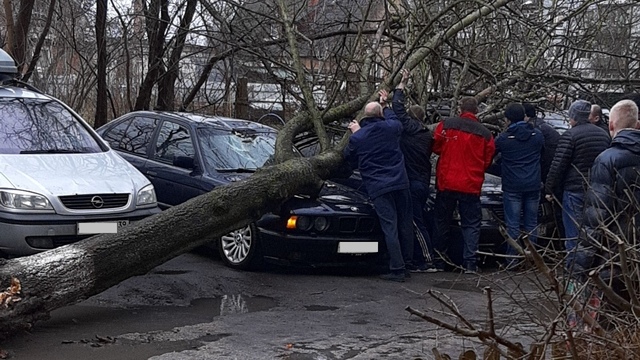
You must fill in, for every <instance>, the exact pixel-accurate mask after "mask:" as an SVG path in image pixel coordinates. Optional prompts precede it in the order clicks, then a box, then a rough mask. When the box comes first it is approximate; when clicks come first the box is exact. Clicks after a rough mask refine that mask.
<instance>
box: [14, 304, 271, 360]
mask: <svg viewBox="0 0 640 360" xmlns="http://www.w3.org/2000/svg"><path fill="white" fill-rule="evenodd" d="M275 306H277V303H276V301H275V300H274V299H273V298H270V297H265V296H246V295H224V296H221V297H216V298H202V299H196V300H193V301H192V302H191V305H190V306H144V307H138V308H110V307H99V306H83V305H74V306H69V307H65V308H62V309H58V310H55V311H53V312H52V313H51V319H50V320H48V321H44V322H40V323H38V324H37V325H36V327H35V328H34V329H33V330H32V331H31V332H30V333H29V334H25V335H21V336H17V337H16V338H13V339H9V340H6V341H4V342H3V344H2V348H3V349H4V350H7V351H9V352H10V353H11V354H13V355H15V358H18V359H52V360H53V359H89V358H91V359H125V358H136V359H138V358H145V359H146V358H148V357H150V356H153V355H159V354H163V353H166V352H171V351H180V350H184V349H189V348H193V347H194V346H199V345H200V344H201V343H202V342H205V341H206V340H207V339H204V338H203V339H199V340H194V341H176V342H154V343H148V344H139V343H138V344H131V343H124V342H123V341H119V340H118V339H117V338H118V335H121V334H126V333H146V332H151V331H163V330H164V331H167V330H171V329H173V328H175V327H180V326H187V325H195V324H200V323H207V322H211V321H213V320H214V319H215V318H216V317H218V316H229V315H233V314H244V313H249V312H257V311H265V310H269V309H271V308H273V307H275ZM229 335H230V334H211V336H213V337H214V338H218V337H220V338H221V337H226V336H229ZM111 338H115V339H116V341H115V342H113V343H106V344H100V341H96V339H111ZM209 340H210V339H209ZM61 344H63V345H61ZM98 345H99V346H98ZM52 348H55V349H56V353H55V354H52V353H51V349H52ZM99 354H104V355H102V356H100V355H99ZM136 354H137V355H136ZM138 355H139V356H140V357H138ZM132 356H133V357H132Z"/></svg>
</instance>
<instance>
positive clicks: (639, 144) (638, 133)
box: [611, 129, 640, 155]
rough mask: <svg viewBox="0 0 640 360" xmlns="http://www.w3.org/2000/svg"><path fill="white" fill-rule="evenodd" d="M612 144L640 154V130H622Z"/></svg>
mask: <svg viewBox="0 0 640 360" xmlns="http://www.w3.org/2000/svg"><path fill="white" fill-rule="evenodd" d="M611 146H615V147H618V148H622V149H626V150H629V151H631V152H632V153H634V154H639V155H640V130H635V129H623V130H621V131H620V132H618V134H617V135H616V136H615V137H614V138H613V140H612V141H611Z"/></svg>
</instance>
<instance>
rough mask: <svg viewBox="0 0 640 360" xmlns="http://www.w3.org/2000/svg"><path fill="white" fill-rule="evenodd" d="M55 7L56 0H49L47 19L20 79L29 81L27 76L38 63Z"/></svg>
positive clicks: (29, 76)
mask: <svg viewBox="0 0 640 360" xmlns="http://www.w3.org/2000/svg"><path fill="white" fill-rule="evenodd" d="M55 9H56V0H51V2H50V3H49V10H47V20H46V22H45V24H44V28H43V29H42V31H41V32H40V36H39V37H38V42H37V43H36V47H35V49H34V50H33V56H32V57H31V62H29V67H28V68H27V70H26V73H25V74H24V76H23V77H22V81H24V82H29V78H31V74H32V73H33V71H34V70H35V68H36V65H38V60H40V54H41V53H42V47H43V46H44V42H45V40H46V39H47V35H49V30H50V29H51V21H52V20H53V14H54V11H55Z"/></svg>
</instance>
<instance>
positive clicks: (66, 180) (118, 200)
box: [0, 50, 160, 256]
mask: <svg viewBox="0 0 640 360" xmlns="http://www.w3.org/2000/svg"><path fill="white" fill-rule="evenodd" d="M16 73H17V71H16V67H15V65H14V61H13V59H11V57H10V56H9V55H7V53H6V52H4V51H2V50H0V253H2V255H8V256H21V255H30V254H34V253H37V252H40V251H44V250H47V249H52V248H54V247H57V246H61V245H65V244H69V243H73V242H76V241H79V240H81V239H84V238H87V237H89V236H93V235H95V234H99V233H115V232H117V231H118V229H119V228H121V227H122V226H127V225H128V224H129V223H130V222H131V221H136V220H140V219H142V218H145V217H147V216H150V215H152V214H156V213H159V212H160V209H159V208H158V206H157V203H156V195H155V191H154V188H153V185H151V183H150V182H149V180H148V179H147V178H146V177H145V176H144V175H142V174H141V173H140V172H139V171H138V170H137V169H136V168H135V167H133V166H132V165H131V164H129V162H127V161H125V160H124V159H122V158H121V157H120V155H118V154H116V153H115V152H114V151H113V150H111V149H110V148H109V146H108V145H107V144H106V143H105V142H104V141H103V140H102V139H101V138H100V137H99V136H98V135H97V134H96V133H95V132H94V131H93V129H92V128H91V127H90V126H89V125H88V124H87V123H86V122H85V121H84V120H82V118H81V117H80V116H79V115H78V114H76V113H75V112H74V111H73V110H72V109H71V108H69V107H68V106H66V105H65V104H64V103H62V102H61V101H59V100H57V99H54V98H52V97H50V96H47V95H45V94H42V93H40V92H39V91H38V90H37V89H35V88H33V87H31V86H29V85H26V84H23V83H20V82H19V81H16V80H14V77H15V74H16Z"/></svg>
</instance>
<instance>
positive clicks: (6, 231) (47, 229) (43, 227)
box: [0, 207, 161, 256]
mask: <svg viewBox="0 0 640 360" xmlns="http://www.w3.org/2000/svg"><path fill="white" fill-rule="evenodd" d="M160 211H161V210H160V209H159V208H158V207H154V208H146V209H138V210H135V211H131V212H127V213H120V214H105V215H95V214H92V215H59V214H19V213H7V212H0V234H2V236H0V251H2V252H3V253H4V254H7V255H13V256H24V255H32V254H35V253H38V252H41V251H45V250H48V249H50V248H54V247H58V246H62V245H66V244H70V243H74V242H77V241H80V240H82V239H86V238H88V237H90V236H93V235H78V233H77V232H78V230H77V227H78V223H83V222H107V221H118V220H128V221H130V222H133V221H138V220H142V219H144V218H146V217H148V216H151V215H154V214H158V213H160ZM33 239H38V240H40V241H38V242H40V243H42V242H46V243H51V246H47V247H33V246H31V245H29V242H33V241H32V240H33ZM28 241H29V242H28Z"/></svg>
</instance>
